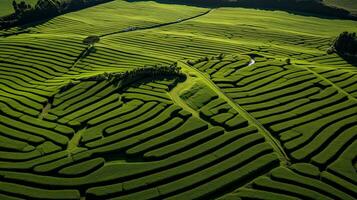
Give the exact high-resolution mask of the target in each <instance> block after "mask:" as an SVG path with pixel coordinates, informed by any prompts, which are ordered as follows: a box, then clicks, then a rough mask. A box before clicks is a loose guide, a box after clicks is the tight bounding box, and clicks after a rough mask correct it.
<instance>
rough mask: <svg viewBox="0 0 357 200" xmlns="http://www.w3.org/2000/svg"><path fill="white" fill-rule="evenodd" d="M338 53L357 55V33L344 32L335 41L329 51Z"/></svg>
mask: <svg viewBox="0 0 357 200" xmlns="http://www.w3.org/2000/svg"><path fill="white" fill-rule="evenodd" d="M334 52H336V53H338V54H340V55H342V56H353V57H357V35H356V33H349V32H343V33H341V34H340V35H339V36H338V37H337V38H336V40H335V41H334V43H333V45H332V47H331V48H330V49H329V50H328V53H334Z"/></svg>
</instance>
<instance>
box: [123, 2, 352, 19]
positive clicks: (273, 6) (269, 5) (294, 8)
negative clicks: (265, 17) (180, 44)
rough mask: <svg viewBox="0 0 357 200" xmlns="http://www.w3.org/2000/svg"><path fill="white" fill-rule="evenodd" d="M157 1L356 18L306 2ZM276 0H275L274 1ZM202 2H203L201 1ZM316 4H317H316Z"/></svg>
mask: <svg viewBox="0 0 357 200" xmlns="http://www.w3.org/2000/svg"><path fill="white" fill-rule="evenodd" d="M126 1H127V2H141V1H150V0H126ZM152 1H155V2H158V3H163V4H176V5H187V6H196V7H203V8H220V7H240V8H252V9H259V10H267V11H278V10H279V11H285V12H288V13H290V14H294V15H302V16H307V17H318V18H324V19H341V18H343V19H350V20H357V16H355V15H352V14H351V13H350V12H349V11H347V10H344V9H341V8H335V7H329V6H327V5H324V4H321V5H318V4H312V5H309V3H306V5H305V4H303V5H301V4H299V3H290V4H289V3H286V2H285V4H284V3H282V2H280V1H276V0H272V2H269V1H261V0H256V1H254V0H249V1H239V0H237V1H236V2H234V0H233V1H226V2H222V1H219V2H217V1H216V0H207V1H200V0H152ZM274 1H276V2H274ZM202 2H204V3H202ZM317 5H318V6H317Z"/></svg>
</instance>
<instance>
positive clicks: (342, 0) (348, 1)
mask: <svg viewBox="0 0 357 200" xmlns="http://www.w3.org/2000/svg"><path fill="white" fill-rule="evenodd" d="M324 2H325V3H326V4H327V5H331V6H335V7H339V8H344V9H346V10H348V11H350V12H351V13H353V14H357V4H356V1H354V0H324Z"/></svg>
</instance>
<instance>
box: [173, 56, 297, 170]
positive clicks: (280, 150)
mask: <svg viewBox="0 0 357 200" xmlns="http://www.w3.org/2000/svg"><path fill="white" fill-rule="evenodd" d="M178 64H179V65H178V66H181V67H182V68H183V69H186V70H188V71H190V72H193V73H195V74H196V75H197V77H199V78H201V79H202V80H203V81H204V82H205V83H206V84H207V85H208V86H209V87H210V88H211V89H212V90H213V91H214V92H215V93H216V94H217V95H218V96H219V97H221V98H222V99H223V100H224V101H226V102H227V103H228V104H229V105H230V106H231V107H232V108H233V109H234V110H236V111H237V112H238V113H240V114H241V115H242V116H243V117H244V118H245V119H247V120H248V122H250V123H251V124H252V125H254V126H256V127H257V129H258V130H259V132H260V133H261V134H262V135H263V136H264V138H265V139H266V141H267V142H268V143H269V144H271V146H272V147H273V148H274V150H275V152H276V153H277V154H278V157H279V159H280V161H281V164H282V165H283V166H286V165H289V163H290V161H289V160H290V159H289V157H288V156H287V155H286V153H285V151H284V149H283V147H282V146H281V144H280V142H279V141H277V140H276V139H275V138H274V137H273V136H272V135H271V134H270V133H269V131H268V130H267V129H266V128H265V127H264V126H263V125H262V124H261V123H260V122H259V121H258V120H256V119H255V118H254V117H253V116H252V115H251V114H249V112H247V111H246V110H245V109H244V108H243V107H242V106H240V105H239V104H237V103H235V102H234V101H233V99H232V98H230V97H229V96H227V95H226V94H225V93H224V92H223V91H222V90H221V89H220V88H219V87H218V86H217V85H216V84H215V83H214V82H213V81H212V80H211V79H209V78H208V77H207V75H205V74H203V73H202V72H201V71H200V70H198V69H196V68H194V67H190V66H188V65H187V64H186V63H185V62H183V61H178Z"/></svg>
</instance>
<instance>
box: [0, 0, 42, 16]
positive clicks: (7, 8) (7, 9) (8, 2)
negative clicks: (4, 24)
mask: <svg viewBox="0 0 357 200" xmlns="http://www.w3.org/2000/svg"><path fill="white" fill-rule="evenodd" d="M25 2H28V3H30V4H31V5H35V4H36V2H37V0H26V1H25ZM13 12H15V11H14V9H13V7H12V0H1V1H0V16H4V15H8V14H11V13H13Z"/></svg>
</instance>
